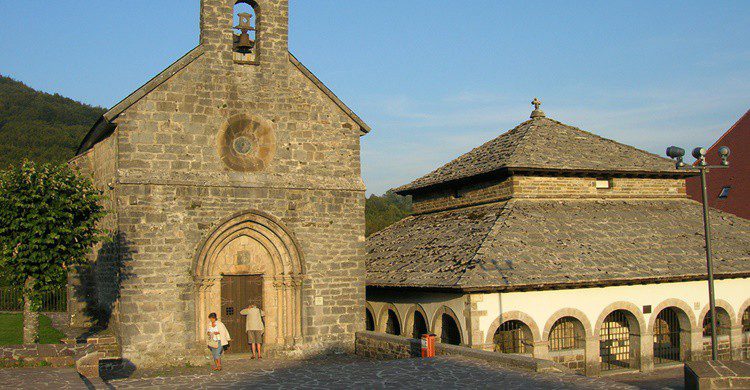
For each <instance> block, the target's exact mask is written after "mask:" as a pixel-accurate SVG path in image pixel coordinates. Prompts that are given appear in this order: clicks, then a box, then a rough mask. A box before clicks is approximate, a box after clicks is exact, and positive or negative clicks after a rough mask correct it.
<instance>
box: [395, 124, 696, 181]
mask: <svg viewBox="0 0 750 390" xmlns="http://www.w3.org/2000/svg"><path fill="white" fill-rule="evenodd" d="M502 169H518V170H522V169H533V170H543V171H585V172H613V173H615V172H624V173H642V174H668V175H674V176H682V175H685V174H686V172H685V171H677V170H676V169H675V166H674V162H672V161H671V160H669V159H667V158H662V157H659V156H657V155H655V154H652V153H648V152H646V151H643V150H640V149H638V148H635V147H632V146H629V145H625V144H621V143H619V142H615V141H612V140H610V139H607V138H602V137H599V136H597V135H594V134H592V133H589V132H586V131H583V130H581V129H578V128H576V127H573V126H569V125H566V124H564V123H560V122H558V121H556V120H553V119H550V118H546V117H543V116H542V117H537V118H533V119H530V120H528V121H526V122H524V123H521V124H520V125H518V126H517V127H516V128H514V129H513V130H510V131H508V132H506V133H504V134H502V135H500V136H499V137H497V138H495V139H493V140H491V141H489V142H487V143H485V144H484V145H481V146H479V147H477V148H475V149H473V150H471V151H470V152H468V153H466V154H464V155H462V156H460V157H458V158H456V159H455V160H453V161H451V162H449V163H447V164H445V165H443V166H442V167H440V168H438V169H436V170H435V171H433V172H431V173H429V174H427V175H425V176H422V177H421V178H419V179H417V180H415V181H413V182H411V183H410V184H407V185H404V186H402V187H398V188H396V189H395V191H396V192H398V193H401V194H408V193H411V192H413V191H414V190H417V189H421V188H425V187H430V186H434V185H439V184H444V183H448V182H452V181H455V180H459V179H465V178H470V177H474V176H478V175H482V174H488V173H491V172H495V171H498V170H502Z"/></svg>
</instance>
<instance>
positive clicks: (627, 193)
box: [413, 175, 686, 214]
mask: <svg viewBox="0 0 750 390" xmlns="http://www.w3.org/2000/svg"><path fill="white" fill-rule="evenodd" d="M611 183H612V185H611V188H609V189H597V188H596V178H595V177H568V176H527V175H514V176H511V177H503V178H496V179H488V180H482V181H479V182H476V183H471V184H464V185H458V186H455V187H450V188H441V189H436V190H432V191H429V192H425V193H417V194H414V196H413V200H414V213H416V214H421V213H427V212H434V211H440V210H446V209H452V208H459V207H466V206H473V205H478V204H483V203H489V202H495V201H500V200H505V199H508V198H510V197H518V198H554V197H560V198H664V197H669V198H672V197H685V196H686V195H685V181H684V180H682V179H647V178H622V177H615V178H612V179H611Z"/></svg>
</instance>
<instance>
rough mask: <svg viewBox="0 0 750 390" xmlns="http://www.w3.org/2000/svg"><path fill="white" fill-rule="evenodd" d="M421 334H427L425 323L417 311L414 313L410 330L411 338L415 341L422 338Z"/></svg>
mask: <svg viewBox="0 0 750 390" xmlns="http://www.w3.org/2000/svg"><path fill="white" fill-rule="evenodd" d="M423 334H427V321H425V319H424V316H423V315H422V313H420V312H419V311H416V310H415V311H414V325H412V329H411V337H412V338H415V339H419V338H422V335H423Z"/></svg>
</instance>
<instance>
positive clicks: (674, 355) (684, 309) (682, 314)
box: [648, 298, 698, 364]
mask: <svg viewBox="0 0 750 390" xmlns="http://www.w3.org/2000/svg"><path fill="white" fill-rule="evenodd" d="M665 310H671V311H672V313H673V314H671V313H670V312H668V311H667V312H665ZM651 313H652V314H651V316H650V318H649V322H648V329H649V332H650V333H651V334H652V335H653V336H654V343H653V350H654V364H662V363H671V362H674V361H685V360H688V359H689V357H690V355H691V353H692V349H693V348H692V337H691V333H692V332H693V331H695V330H696V329H698V328H697V323H696V320H695V314H694V313H693V310H692V309H691V308H690V306H689V305H688V304H687V303H685V302H684V301H682V300H680V299H676V298H669V299H667V300H665V301H663V302H661V303H659V304H658V305H657V306H656V307H655V308H654V310H653V311H652V312H651ZM662 313H663V314H664V315H663V316H662ZM675 315H676V317H677V325H678V326H679V331H675V330H674V327H673V325H674V324H673V323H672V322H673V316H675ZM659 318H661V319H662V321H661V322H660V324H661V327H659V328H657V326H656V322H657V320H658V319H659Z"/></svg>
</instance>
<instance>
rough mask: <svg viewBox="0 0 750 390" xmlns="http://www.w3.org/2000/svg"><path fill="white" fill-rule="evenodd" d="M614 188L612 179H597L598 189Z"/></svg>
mask: <svg viewBox="0 0 750 390" xmlns="http://www.w3.org/2000/svg"><path fill="white" fill-rule="evenodd" d="M610 188H612V180H610V179H596V189H598V190H608V189H610Z"/></svg>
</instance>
